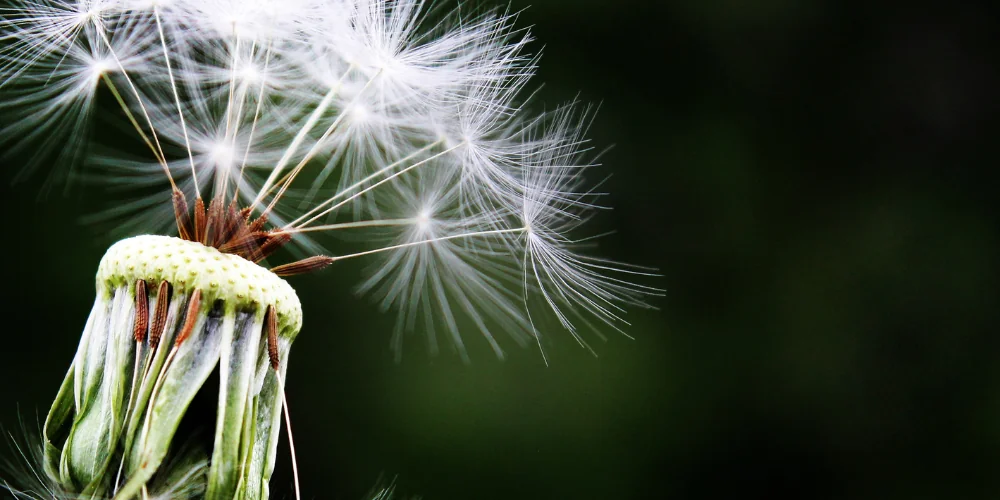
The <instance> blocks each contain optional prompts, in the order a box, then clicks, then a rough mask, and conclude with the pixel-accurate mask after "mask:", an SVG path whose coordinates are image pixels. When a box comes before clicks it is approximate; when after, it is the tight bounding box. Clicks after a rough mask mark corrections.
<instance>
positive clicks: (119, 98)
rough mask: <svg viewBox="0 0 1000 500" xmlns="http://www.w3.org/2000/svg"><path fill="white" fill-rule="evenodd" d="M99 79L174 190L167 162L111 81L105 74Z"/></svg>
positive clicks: (174, 186)
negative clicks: (147, 147)
mask: <svg viewBox="0 0 1000 500" xmlns="http://www.w3.org/2000/svg"><path fill="white" fill-rule="evenodd" d="M101 79H102V80H104V83H105V84H107V86H108V90H110V91H111V94H112V95H114V96H115V100H116V101H118V105H119V106H121V108H122V110H123V111H125V116H126V117H128V120H129V121H130V122H132V126H133V127H135V130H136V132H139V137H142V140H143V142H145V143H146V145H147V146H149V150H150V151H152V152H153V157H154V158H156V161H157V162H158V163H159V164H160V166H161V167H162V168H163V173H165V174H167V180H169V181H170V187H171V188H173V189H175V190H176V189H177V184H174V177H173V176H172V175H170V169H169V168H167V162H166V161H165V160H164V159H163V157H162V156H160V153H159V151H157V150H156V146H153V143H152V141H150V140H149V137H148V136H147V135H146V132H145V131H144V130H142V127H141V126H139V122H137V121H136V119H135V116H134V115H133V114H132V111H131V110H130V109H128V104H125V100H124V99H122V96H121V94H120V93H119V92H118V88H117V87H115V84H114V82H112V81H111V78H108V75H107V74H102V75H101Z"/></svg>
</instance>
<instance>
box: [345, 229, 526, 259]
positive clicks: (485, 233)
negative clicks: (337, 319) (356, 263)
mask: <svg viewBox="0 0 1000 500" xmlns="http://www.w3.org/2000/svg"><path fill="white" fill-rule="evenodd" d="M527 230H528V228H527V227H515V228H512V229H491V230H488V231H476V232H472V233H462V234H453V235H451V236H441V237H439V238H432V239H429V240H422V241H411V242H409V243H400V244H399V245H392V246H388V247H383V248H376V249H375V250H367V251H364V252H358V253H352V254H348V255H338V256H335V257H333V260H334V261H338V260H344V259H350V258H352V257H362V256H364V255H371V254H374V253H380V252H388V251H390V250H398V249H400V248H407V247H413V246H417V245H426V244H429V243H437V242H439V241H447V240H454V239H458V238H473V237H478V236H491V235H497V234H511V233H523V232H525V231H527Z"/></svg>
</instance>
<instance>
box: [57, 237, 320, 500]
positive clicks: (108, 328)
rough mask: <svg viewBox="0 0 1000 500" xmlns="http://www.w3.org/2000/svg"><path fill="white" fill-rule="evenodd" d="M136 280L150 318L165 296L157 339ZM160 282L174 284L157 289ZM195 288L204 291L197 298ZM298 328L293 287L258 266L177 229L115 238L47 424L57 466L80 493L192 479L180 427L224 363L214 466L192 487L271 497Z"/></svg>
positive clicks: (119, 491)
mask: <svg viewBox="0 0 1000 500" xmlns="http://www.w3.org/2000/svg"><path fill="white" fill-rule="evenodd" d="M140 280H142V281H144V282H145V284H146V286H145V288H146V293H147V303H148V308H147V310H148V314H149V317H147V318H145V324H146V325H147V327H148V328H151V326H150V325H152V324H153V323H154V321H153V318H152V316H153V314H154V311H155V310H156V308H157V305H158V303H159V301H161V300H166V301H167V302H164V303H163V304H165V305H166V308H167V314H166V316H165V318H166V319H165V321H162V322H161V323H162V324H163V330H162V336H161V337H160V344H159V346H158V347H157V348H155V349H154V348H153V347H152V346H151V345H150V344H149V338H150V336H149V335H147V336H146V337H145V339H144V340H143V341H141V342H137V341H136V338H135V329H136V324H137V320H141V319H143V318H137V314H136V313H137V307H136V303H137V301H136V291H137V286H136V283H137V282H139V281H140ZM164 281H166V282H167V283H169V284H170V287H169V296H166V297H159V296H158V295H159V293H158V288H159V284H160V283H162V282H164ZM195 290H200V293H201V300H200V301H198V302H192V301H191V300H190V299H191V296H192V294H193V292H194V291H195ZM192 304H195V305H197V307H193V306H192ZM269 306H273V307H274V309H275V312H276V313H277V330H276V331H277V346H278V360H279V363H278V369H277V370H274V369H272V368H271V364H270V359H269V355H268V346H267V338H266V332H265V329H264V326H265V325H264V323H265V313H266V310H267V308H268V307H269ZM161 309H162V307H161ZM190 314H194V315H195V316H193V317H191V318H188V316H189V315H190ZM185 324H188V325H189V326H190V325H193V326H192V327H191V329H190V332H189V336H187V337H186V338H185V339H184V340H183V341H182V342H177V341H176V339H177V338H178V334H179V333H180V331H181V330H182V329H183V328H184V325H185ZM139 325H140V326H141V325H142V323H141V322H140V323H139ZM301 326H302V309H301V305H300V303H299V299H298V296H297V295H296V294H295V290H293V289H292V287H291V286H289V285H288V283H286V282H285V281H284V280H282V279H281V278H279V277H278V276H276V275H275V274H274V273H272V272H270V271H268V270H267V269H264V268H262V267H260V266H258V265H257V264H254V263H252V262H250V261H247V260H246V259H243V258H242V257H239V256H237V255H232V254H224V253H222V252H220V251H218V250H217V249H215V248H211V247H207V246H205V245H202V244H200V243H197V242H192V241H186V240H182V239H179V238H171V237H166V236H149V235H147V236H137V237H134V238H128V239H125V240H122V241H119V242H118V243H116V244H114V245H113V246H112V247H111V248H109V249H108V251H107V253H106V254H105V255H104V258H103V259H102V260H101V264H100V267H99V269H98V272H97V299H96V301H95V303H94V308H93V309H92V311H91V315H90V318H89V319H88V321H87V326H86V328H85V329H84V332H83V335H82V338H81V340H80V345H79V348H78V349H77V354H76V357H75V358H74V360H73V365H72V366H71V367H70V370H69V372H68V373H67V375H66V378H65V380H64V381H63V384H62V387H61V388H60V391H59V394H58V396H57V398H56V401H55V402H54V403H53V405H52V409H51V410H50V412H49V415H48V417H47V419H46V422H45V429H44V434H45V441H46V443H45V444H46V448H45V472H46V474H47V476H48V477H49V478H50V480H52V482H53V483H55V484H56V485H58V487H59V488H60V489H62V490H64V491H65V492H67V493H70V494H83V495H88V496H95V497H100V498H112V497H113V498H115V499H120V500H129V499H132V498H142V497H143V496H144V495H145V492H146V491H150V492H152V491H153V490H155V489H156V485H157V484H159V483H160V482H162V479H163V478H164V477H173V476H178V475H180V476H185V477H186V478H187V479H186V480H188V481H191V480H193V479H192V477H194V476H197V475H192V474H176V470H172V469H171V468H172V467H174V464H176V463H178V461H177V460H176V459H174V458H171V457H172V456H174V455H175V454H176V453H177V450H178V449H180V448H182V447H181V446H180V445H181V444H183V443H181V442H178V441H182V437H179V436H176V434H177V428H178V426H179V425H180V422H181V419H182V418H183V417H184V416H185V414H186V412H187V410H188V407H189V405H190V403H191V401H192V399H193V398H194V396H195V394H197V393H198V391H200V390H202V389H205V390H210V388H207V387H204V388H203V385H204V384H205V381H206V380H208V378H209V375H211V373H212V372H213V371H214V370H215V369H216V368H218V370H219V375H220V376H219V379H220V386H219V396H218V409H217V417H216V425H215V434H214V439H213V440H212V443H211V446H212V448H211V449H212V451H211V454H210V457H211V460H210V461H209V460H208V456H205V457H204V460H203V463H205V462H207V463H208V464H209V465H207V466H204V467H203V469H204V473H203V474H202V475H200V476H198V477H194V480H197V481H200V482H197V484H195V485H194V489H195V490H196V491H201V492H203V494H204V498H207V499H227V500H231V499H238V500H244V499H245V500H257V499H266V498H268V496H269V493H268V486H267V482H268V480H269V479H270V476H271V472H272V471H273V468H274V460H275V451H276V448H277V441H278V435H279V432H278V431H279V430H280V428H281V421H280V412H281V404H282V397H281V395H282V393H283V383H284V379H285V372H286V370H287V366H288V354H289V349H290V346H291V343H292V341H293V340H294V338H295V336H296V335H297V334H298V332H299V329H300V328H301ZM181 466H183V467H190V460H188V462H187V463H182V464H181ZM185 470H187V469H185ZM168 486H170V487H171V488H172V487H174V486H173V485H168ZM189 486H190V485H189ZM151 494H152V493H151ZM168 496H169V495H168ZM199 496H200V494H199Z"/></svg>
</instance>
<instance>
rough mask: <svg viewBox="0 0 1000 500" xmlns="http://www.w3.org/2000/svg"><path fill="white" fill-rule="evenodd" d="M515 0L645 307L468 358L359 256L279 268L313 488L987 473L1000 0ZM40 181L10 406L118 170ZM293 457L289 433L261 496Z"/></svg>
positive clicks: (5, 242) (975, 484)
mask: <svg viewBox="0 0 1000 500" xmlns="http://www.w3.org/2000/svg"><path fill="white" fill-rule="evenodd" d="M531 4H533V7H532V8H530V9H528V10H526V11H525V12H524V13H523V14H522V16H521V22H522V25H534V28H533V30H534V32H535V33H536V35H537V37H538V39H539V43H536V44H535V47H536V48H541V47H542V45H544V47H545V50H544V52H545V56H544V58H543V60H542V66H541V70H540V74H539V77H538V79H537V83H542V82H544V83H545V87H544V89H543V90H542V92H541V94H540V97H541V99H542V102H545V103H549V104H554V103H558V102H560V101H564V100H567V99H570V98H572V97H573V96H574V95H576V94H577V93H578V92H579V94H580V96H581V98H582V99H583V100H586V101H591V102H598V101H599V102H601V103H602V106H601V111H600V114H599V115H598V117H597V119H596V121H595V123H594V126H593V129H592V130H593V133H592V136H593V138H594V140H595V142H596V143H597V144H600V145H605V144H614V145H615V147H614V148H613V149H612V150H611V151H610V152H609V153H607V154H606V155H605V156H604V157H603V162H604V164H605V167H604V170H605V172H609V173H611V172H613V173H614V176H613V177H612V178H611V180H610V181H609V184H608V186H609V189H610V190H611V191H612V192H613V193H614V194H613V196H612V200H611V203H612V204H613V205H614V206H615V210H614V211H613V212H610V213H607V214H604V216H603V217H602V218H600V219H599V220H598V221H597V223H596V224H595V225H594V230H595V232H600V231H603V230H607V229H612V228H615V229H617V230H618V232H617V234H615V235H613V236H611V237H609V238H607V239H605V240H604V241H602V244H601V250H600V251H601V253H602V254H603V255H605V256H608V257H613V258H616V259H619V260H624V261H628V262H632V263H636V264H642V265H649V266H655V267H658V268H659V269H660V270H661V272H662V273H663V275H664V277H663V278H662V279H661V280H660V284H661V285H662V286H663V287H665V288H666V289H667V294H666V296H665V297H663V298H662V299H657V300H656V301H655V303H656V305H658V306H659V307H660V308H661V310H660V311H634V312H632V313H631V314H630V315H629V319H630V320H631V321H632V322H633V323H634V325H633V327H632V328H631V329H630V330H629V331H630V333H631V334H632V335H634V336H635V340H629V339H626V338H624V337H622V336H618V335H610V336H609V340H608V341H607V342H606V343H601V342H597V343H596V350H597V351H598V353H599V357H598V358H594V357H592V356H590V355H589V354H588V353H587V352H586V351H584V350H582V349H580V348H578V347H577V346H576V344H575V343H574V342H573V341H572V339H571V337H570V336H569V335H568V334H562V333H559V332H553V333H552V334H551V335H549V336H548V338H549V339H551V341H552V345H551V348H550V349H551V351H552V353H553V355H552V360H551V366H549V367H545V366H543V364H542V360H541V357H540V356H539V355H538V353H537V352H536V351H534V350H531V349H524V350H521V349H517V348H512V349H510V351H509V355H508V358H507V360H506V361H502V362H501V361H498V360H496V359H495V358H494V357H493V356H492V354H491V353H490V352H489V349H488V347H487V346H486V345H485V342H482V341H479V340H478V339H475V337H474V335H470V336H469V337H470V338H472V339H473V341H471V342H470V351H471V355H472V358H473V364H472V365H471V366H464V365H462V364H461V363H460V361H459V359H458V357H457V356H454V355H451V354H450V353H448V352H447V351H445V352H442V354H441V355H439V356H437V357H429V356H428V355H427V354H426V353H425V351H424V349H423V344H422V343H421V342H420V341H419V340H417V339H416V338H411V339H409V340H410V341H409V342H408V344H407V348H406V352H405V353H404V356H403V361H402V363H401V364H395V363H394V362H393V359H392V354H391V352H390V351H389V348H388V341H389V336H390V332H391V328H392V325H393V319H392V318H391V317H390V316H389V315H381V314H379V313H378V311H377V310H376V307H375V306H374V305H372V304H371V303H370V301H369V300H367V299H366V298H358V297H355V296H354V295H353V293H352V286H354V284H356V283H357V282H358V281H359V277H360V276H361V272H362V271H361V270H360V269H358V268H355V267H352V266H349V265H344V266H335V267H334V268H331V269H329V270H327V271H325V272H323V273H321V274H318V275H315V276H306V277H299V278H294V279H292V284H293V286H295V287H296V289H297V290H298V291H299V294H300V296H301V298H302V302H303V307H304V309H305V317H306V319H305V326H304V331H303V333H302V335H301V336H300V338H299V340H298V341H297V342H296V346H295V349H294V353H293V357H292V367H291V369H290V371H289V373H290V375H289V376H290V388H289V392H288V398H289V403H290V406H291V409H292V413H293V419H294V423H295V431H296V436H297V445H298V451H299V460H300V467H301V470H302V478H303V482H304V489H305V494H306V497H309V498H322V499H325V498H333V499H351V500H354V499H358V498H360V497H361V495H362V494H363V493H364V491H365V490H366V489H368V488H369V487H370V486H371V485H372V484H373V483H374V481H375V479H376V477H377V476H378V475H379V474H380V473H385V474H387V475H389V476H391V475H395V474H398V476H399V480H398V481H399V484H400V486H401V489H402V490H404V491H406V492H412V493H419V494H422V495H424V496H425V497H426V498H429V499H432V500H449V499H469V498H482V499H511V498H548V499H553V498H575V499H609V498H616V499H618V498H620V499H633V498H651V497H654V496H663V497H669V498H682V499H694V498H717V497H721V496H723V495H727V496H736V497H740V498H775V497H778V496H781V495H783V494H784V495H789V494H790V495H793V496H795V497H799V498H873V499H875V498H878V499H883V498H995V497H996V496H997V495H998V494H1000V474H997V469H998V467H1000V364H997V363H996V362H995V361H996V360H998V359H1000V336H998V335H997V332H996V325H997V319H998V318H997V316H998V314H997V308H996V304H997V285H998V279H997V277H998V268H997V264H998V262H997V256H998V253H997V250H998V227H1000V226H998V223H997V222H998V221H997V215H998V212H997V209H996V208H995V206H994V202H993V200H992V198H993V195H994V192H995V190H996V188H995V187H994V186H993V185H992V182H991V181H993V180H994V179H993V178H994V177H995V175H994V174H993V170H994V169H995V168H996V166H997V164H998V162H997V160H998V154H997V148H996V142H997V138H998V135H997V134H996V133H995V130H996V129H997V128H998V127H997V125H998V124H997V121H998V118H997V117H998V111H1000V106H998V99H997V95H998V93H1000V70H998V65H997V63H998V57H1000V56H998V53H1000V52H998V48H1000V47H998V44H997V42H996V35H997V32H998V23H997V22H996V19H997V18H998V15H1000V13H998V12H997V8H996V7H989V6H985V4H984V5H977V4H973V3H967V4H965V5H964V6H958V5H953V4H951V3H946V2H941V3H940V4H939V5H933V4H931V3H920V2H917V3H914V2H905V3H900V4H898V5H890V4H884V3H876V4H877V5H876V4H873V3H871V2H857V1H848V2H843V1H833V0H828V1H818V0H763V1H754V2H744V1H738V0H713V1H700V2H695V1H688V2H674V1H671V2H655V1H637V0H617V1H605V0H586V1H575V2H574V1H555V0H552V1H544V0H535V1H533V2H531ZM526 5H528V2H524V1H516V2H514V8H515V9H519V8H522V7H524V6H526ZM123 140H125V139H123ZM127 140H129V141H132V138H131V137H129V138H128V139H127ZM3 161H4V165H3V173H4V174H3V175H5V176H7V177H8V178H12V177H13V175H14V174H15V173H16V171H17V170H18V168H19V166H18V160H17V158H7V159H6V160H3ZM595 174H597V175H595V180H596V179H597V178H598V177H599V176H600V175H601V174H600V173H599V172H595ZM43 180H44V176H35V177H33V178H31V179H30V180H29V181H27V182H22V183H17V184H10V183H9V182H4V183H3V184H4V186H5V191H4V196H3V208H4V210H5V215H6V217H5V221H4V223H5V224H4V226H5V229H4V233H3V236H2V245H0V246H2V247H3V249H4V256H5V257H4V259H3V266H4V270H3V272H4V273H6V276H7V278H6V281H5V287H4V288H5V290H4V293H5V295H6V298H5V299H4V301H3V305H2V309H0V314H2V315H3V320H2V322H0V325H2V335H3V337H2V338H3V343H2V347H0V352H2V357H0V360H2V361H0V376H2V380H3V382H0V394H2V398H0V422H2V423H3V424H5V425H6V426H7V427H8V428H15V429H16V427H17V415H18V413H19V412H20V414H23V415H25V416H26V418H27V420H29V422H30V421H32V419H33V418H34V411H35V409H37V410H38V411H39V412H40V413H41V414H44V412H45V410H46V408H47V405H48V403H49V402H50V401H51V398H52V397H53V396H54V394H55V391H56V389H57V386H58V383H59V381H60V379H61V377H62V376H63V373H64V371H65V369H66V367H68V365H69V362H70V360H71V358H72V355H73V352H74V350H75V347H76V342H77V340H78V337H79V334H80V331H81V330H82V327H83V324H84V321H85V319H86V316H87V313H88V311H89V308H90V306H91V303H92V300H93V275H94V272H95V270H96V266H97V263H98V261H99V260H100V257H101V255H102V253H103V251H104V249H105V248H106V247H107V246H108V245H109V244H110V243H112V242H113V239H112V238H111V237H109V236H107V234H106V233H105V232H104V230H105V229H106V228H103V227H99V228H95V227H92V226H86V225H83V224H81V223H80V217H81V215H82V214H85V213H88V212H90V211H93V210H96V209H97V208H99V207H107V204H108V202H109V200H108V199H107V198H108V195H106V194H104V193H102V192H101V191H100V188H92V187H91V188H81V187H79V186H77V187H75V188H74V187H71V188H70V189H69V190H68V193H67V194H62V193H61V192H60V191H59V190H56V191H54V192H53V193H51V194H49V195H48V196H46V197H45V198H43V199H41V200H39V198H38V193H39V190H40V185H41V184H42V181H43ZM111 201H113V200H111ZM507 345H508V346H509V347H513V346H512V344H511V343H509V342H508V343H507ZM282 456H284V455H282ZM289 478H290V476H289V466H288V462H287V460H286V459H284V458H282V459H281V460H280V463H279V468H278V471H277V473H276V479H275V482H274V483H273V489H274V490H275V491H276V492H278V495H276V497H277V498H282V496H283V495H284V498H288V497H289V494H288V493H289V492H290V491H291V488H290V479H289Z"/></svg>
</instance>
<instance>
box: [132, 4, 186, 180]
mask: <svg viewBox="0 0 1000 500" xmlns="http://www.w3.org/2000/svg"><path fill="white" fill-rule="evenodd" d="M153 16H154V17H155V18H156V29H157V31H158V32H159V33H160V45H161V46H162V47H163V62H164V63H165V64H166V66H167V76H168V77H169V79H170V90H171V91H173V94H174V103H175V104H176V105H177V116H178V117H179V118H180V122H181V131H182V132H183V133H184V147H185V148H187V153H188V160H189V161H190V162H191V179H192V180H193V181H194V195H195V197H199V196H201V193H200V191H199V189H198V172H197V171H196V169H195V168H194V153H192V152H191V140H190V139H189V138H188V132H187V124H186V123H185V121H184V111H183V110H182V109H181V98H180V95H179V94H178V93H177V82H176V81H175V80H174V70H173V68H172V66H171V65H170V53H169V51H168V50H167V38H166V36H164V34H163V23H161V22H160V8H159V6H157V5H155V4H154V5H153ZM122 71H124V69H123V70H122ZM149 126H150V128H152V127H153V124H152V123H150V125H149ZM154 136H155V132H154Z"/></svg>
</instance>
